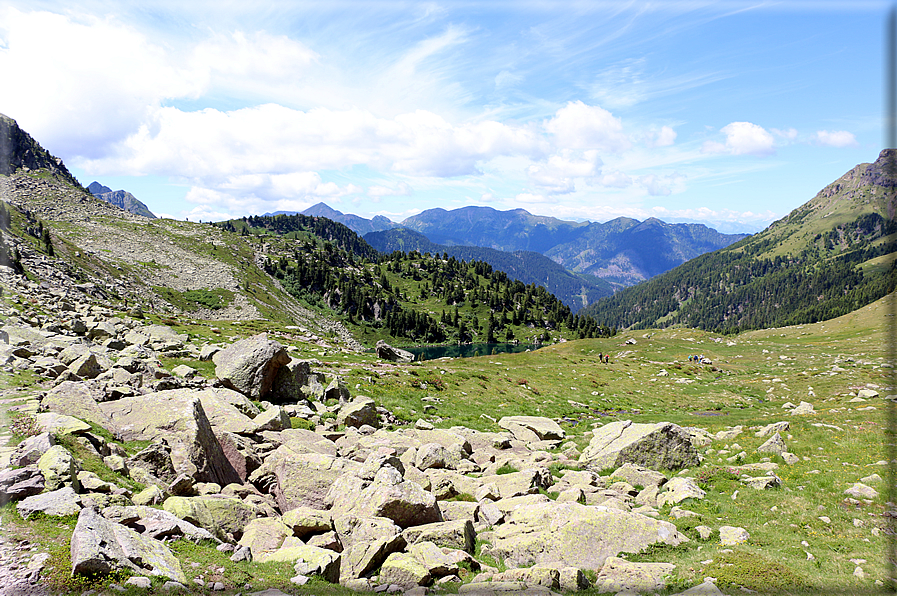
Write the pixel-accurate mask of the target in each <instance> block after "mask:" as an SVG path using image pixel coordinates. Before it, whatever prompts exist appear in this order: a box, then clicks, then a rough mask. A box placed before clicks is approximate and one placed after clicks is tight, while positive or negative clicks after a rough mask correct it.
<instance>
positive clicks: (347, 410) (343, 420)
mask: <svg viewBox="0 0 897 596" xmlns="http://www.w3.org/2000/svg"><path fill="white" fill-rule="evenodd" d="M336 422H337V424H340V425H343V426H354V427H355V428H359V427H361V426H364V425H365V424H366V425H368V426H373V427H374V428H376V427H378V426H380V417H379V416H378V414H377V406H376V405H375V404H374V400H372V399H371V398H369V397H364V396H363V395H359V396H358V397H356V398H355V399H354V400H352V401H351V402H348V403H346V404H344V405H343V406H342V407H341V408H340V410H339V413H338V414H337V415H336Z"/></svg>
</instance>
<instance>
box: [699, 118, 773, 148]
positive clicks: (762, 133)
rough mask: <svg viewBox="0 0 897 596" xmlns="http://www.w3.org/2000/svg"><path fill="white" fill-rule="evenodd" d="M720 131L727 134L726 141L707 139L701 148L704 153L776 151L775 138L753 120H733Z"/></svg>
mask: <svg viewBox="0 0 897 596" xmlns="http://www.w3.org/2000/svg"><path fill="white" fill-rule="evenodd" d="M720 131H721V132H722V133H723V134H725V135H726V142H725V143H719V142H717V141H706V142H705V143H704V145H703V146H702V148H701V150H702V151H703V152H704V153H729V154H731V155H760V156H764V155H772V154H773V153H775V139H773V136H772V135H771V134H770V133H769V132H768V131H767V130H766V129H765V128H763V127H762V126H758V125H756V124H753V123H751V122H731V123H729V124H727V125H726V126H724V127H722V128H721V129H720Z"/></svg>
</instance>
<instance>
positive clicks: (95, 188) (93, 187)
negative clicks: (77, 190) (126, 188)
mask: <svg viewBox="0 0 897 596" xmlns="http://www.w3.org/2000/svg"><path fill="white" fill-rule="evenodd" d="M87 190H89V191H90V194H92V195H97V194H100V193H104V192H112V189H111V188H109V187H108V186H103V185H102V184H100V183H99V182H97V181H96V180H94V181H93V182H91V183H90V184H89V185H88V186H87Z"/></svg>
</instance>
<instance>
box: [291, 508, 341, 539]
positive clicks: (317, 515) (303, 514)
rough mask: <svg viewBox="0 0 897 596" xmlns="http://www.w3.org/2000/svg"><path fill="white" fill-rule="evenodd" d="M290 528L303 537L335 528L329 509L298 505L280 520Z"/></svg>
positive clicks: (292, 531)
mask: <svg viewBox="0 0 897 596" xmlns="http://www.w3.org/2000/svg"><path fill="white" fill-rule="evenodd" d="M280 521H281V522H282V523H283V524H284V525H286V526H287V527H288V528H290V531H291V533H292V535H293V536H296V537H297V538H302V537H304V536H306V535H307V534H311V533H313V532H327V531H328V530H332V529H333V516H332V515H331V513H330V512H329V511H322V510H320V509H312V508H310V507H297V508H295V509H291V510H290V511H287V512H286V513H284V514H283V517H282V518H281V520H280Z"/></svg>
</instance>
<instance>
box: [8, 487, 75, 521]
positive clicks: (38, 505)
mask: <svg viewBox="0 0 897 596" xmlns="http://www.w3.org/2000/svg"><path fill="white" fill-rule="evenodd" d="M16 509H18V511H19V515H21V516H22V517H23V518H25V519H28V518H29V517H30V516H31V515H33V514H35V513H43V514H44V515H50V516H53V517H64V516H66V515H76V514H77V513H79V512H80V511H81V497H79V496H78V495H77V494H76V493H75V491H74V490H73V489H72V487H71V486H64V487H62V488H60V489H58V490H54V491H51V492H48V493H41V494H39V495H34V496H31V497H28V498H26V499H23V500H21V501H19V503H18V505H16Z"/></svg>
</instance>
